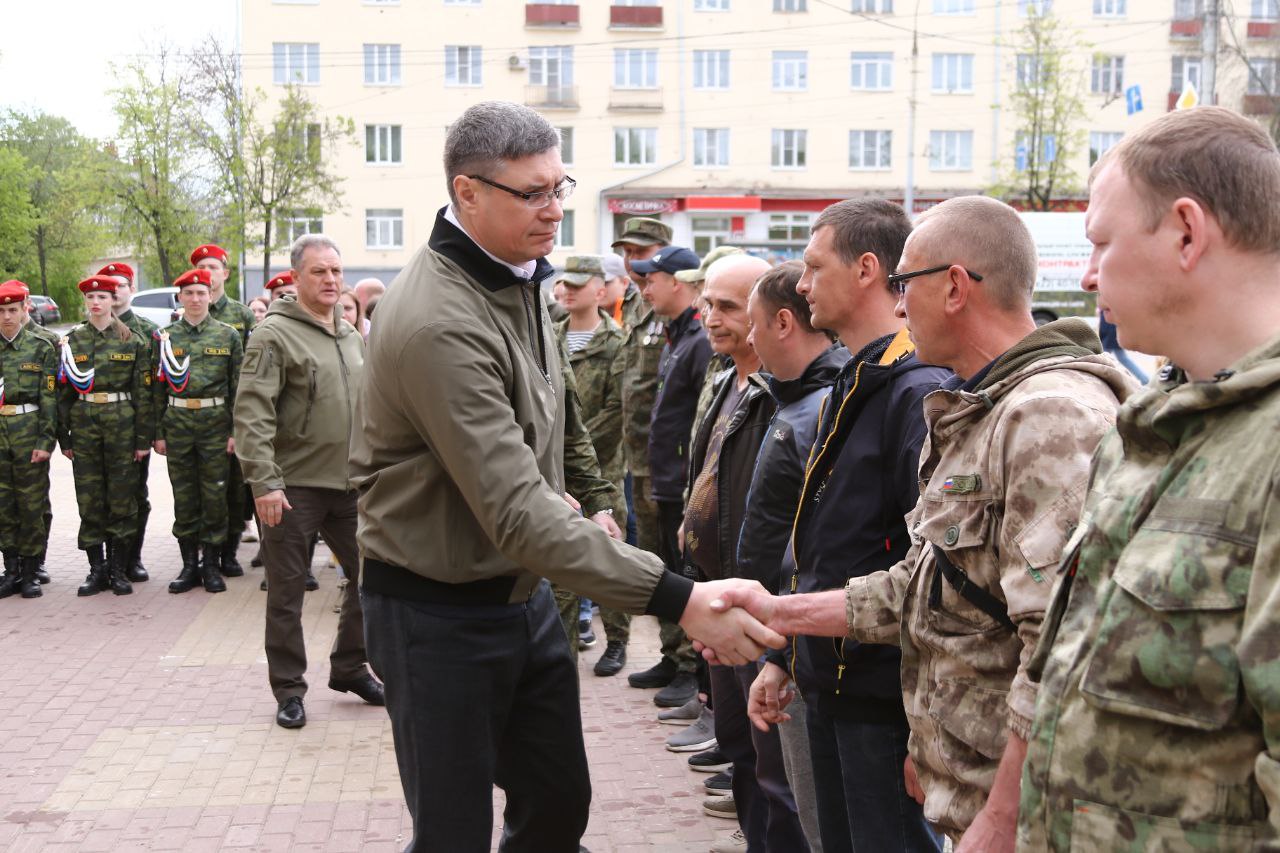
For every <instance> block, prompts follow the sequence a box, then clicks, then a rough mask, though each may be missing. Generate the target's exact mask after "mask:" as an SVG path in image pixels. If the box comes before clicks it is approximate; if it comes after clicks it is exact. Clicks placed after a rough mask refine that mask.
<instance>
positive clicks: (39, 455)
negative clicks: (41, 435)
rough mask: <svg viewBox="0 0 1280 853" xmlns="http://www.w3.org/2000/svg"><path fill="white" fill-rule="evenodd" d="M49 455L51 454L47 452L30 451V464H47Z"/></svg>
mask: <svg viewBox="0 0 1280 853" xmlns="http://www.w3.org/2000/svg"><path fill="white" fill-rule="evenodd" d="M51 455H52V454H51V453H49V451H47V450H33V451H31V464H33V465H35V464H37V463H40V462H48V461H49V457H50V456H51Z"/></svg>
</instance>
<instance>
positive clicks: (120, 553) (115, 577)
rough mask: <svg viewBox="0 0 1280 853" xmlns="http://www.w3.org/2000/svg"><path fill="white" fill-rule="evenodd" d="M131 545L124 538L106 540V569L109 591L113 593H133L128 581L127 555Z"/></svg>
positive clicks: (130, 552) (131, 585) (131, 550)
mask: <svg viewBox="0 0 1280 853" xmlns="http://www.w3.org/2000/svg"><path fill="white" fill-rule="evenodd" d="M132 553H133V546H132V545H131V544H130V543H129V542H128V541H126V540H124V539H112V540H110V541H108V542H107V570H108V579H109V581H110V584H111V592H112V593H114V594H115V595H133V584H132V583H131V582H130V581H129V578H128V576H127V575H128V571H129V556H130V555H131V554H132Z"/></svg>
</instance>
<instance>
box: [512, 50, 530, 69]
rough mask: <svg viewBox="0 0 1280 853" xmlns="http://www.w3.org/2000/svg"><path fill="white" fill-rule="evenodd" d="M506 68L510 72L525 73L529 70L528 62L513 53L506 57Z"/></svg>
mask: <svg viewBox="0 0 1280 853" xmlns="http://www.w3.org/2000/svg"><path fill="white" fill-rule="evenodd" d="M507 67H508V68H510V69H511V70H512V71H525V70H527V69H528V68H529V60H527V59H525V58H524V57H523V56H521V55H520V54H518V53H513V54H511V56H509V57H507Z"/></svg>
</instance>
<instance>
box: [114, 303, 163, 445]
mask: <svg viewBox="0 0 1280 853" xmlns="http://www.w3.org/2000/svg"><path fill="white" fill-rule="evenodd" d="M116 319H118V320H119V321H120V322H121V323H124V324H125V325H126V326H128V327H129V329H130V331H132V332H133V333H134V334H135V335H139V336H141V337H142V338H144V339H145V340H146V342H147V348H148V351H149V352H148V355H147V364H149V365H152V370H153V374H152V379H154V378H155V375H154V366H155V357H156V353H157V352H159V350H158V349H157V340H156V332H157V331H159V329H160V327H159V326H157V325H156V324H155V323H153V322H151V321H150V320H148V319H147V318H146V317H140V316H138V315H137V314H135V313H133V309H132V308H128V309H126V310H125V311H124V313H123V314H117V315H116ZM151 394H152V397H153V398H154V402H153V404H152V407H151V412H152V414H153V415H154V416H155V419H156V425H155V430H156V434H157V435H159V434H160V419H161V418H162V417H164V408H163V407H164V405H165V399H164V390H163V389H162V388H160V387H159V384H158V383H154V382H153V383H152V387H151Z"/></svg>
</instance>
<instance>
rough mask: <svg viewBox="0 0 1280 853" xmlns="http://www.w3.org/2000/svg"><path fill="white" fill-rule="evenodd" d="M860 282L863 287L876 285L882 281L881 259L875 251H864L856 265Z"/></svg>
mask: <svg viewBox="0 0 1280 853" xmlns="http://www.w3.org/2000/svg"><path fill="white" fill-rule="evenodd" d="M855 268H856V269H857V275H858V284H859V286H861V287H875V286H877V285H878V283H879V281H880V259H879V258H877V257H876V256H875V254H874V253H873V252H863V253H862V254H861V255H860V256H859V257H858V261H857V264H856V265H855Z"/></svg>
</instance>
